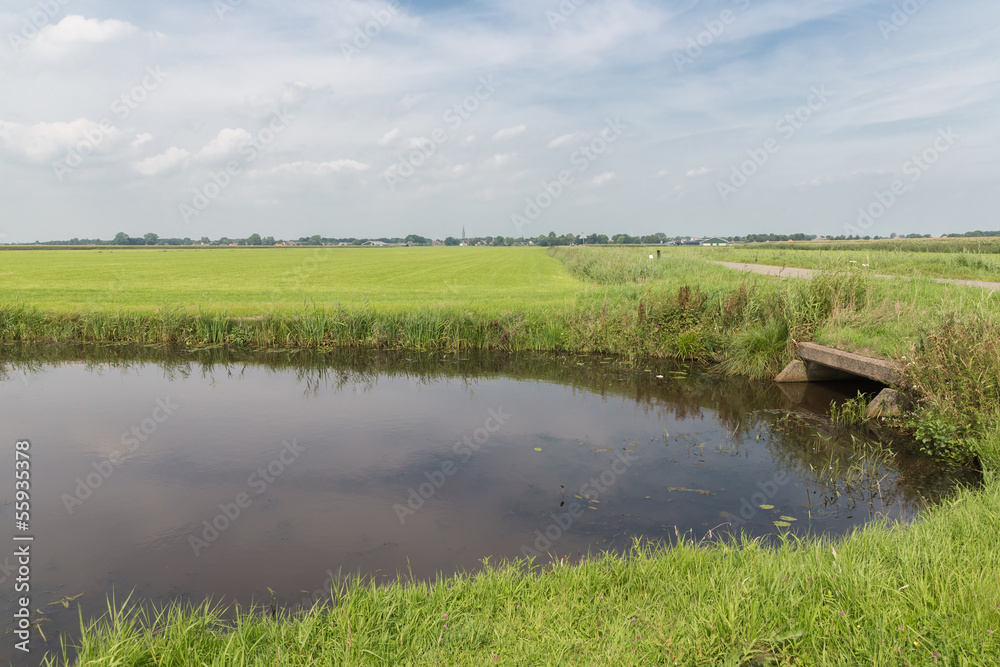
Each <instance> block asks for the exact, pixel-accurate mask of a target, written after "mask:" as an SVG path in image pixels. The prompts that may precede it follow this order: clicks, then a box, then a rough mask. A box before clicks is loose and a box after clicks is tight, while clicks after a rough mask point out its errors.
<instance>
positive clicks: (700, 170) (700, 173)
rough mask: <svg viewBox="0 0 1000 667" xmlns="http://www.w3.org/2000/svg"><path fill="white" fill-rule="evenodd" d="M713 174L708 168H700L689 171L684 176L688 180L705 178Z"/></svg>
mask: <svg viewBox="0 0 1000 667" xmlns="http://www.w3.org/2000/svg"><path fill="white" fill-rule="evenodd" d="M711 173H712V170H711V169H709V168H708V167H699V168H698V169H689V170H688V171H687V173H685V174H684V175H685V176H687V177H688V178H697V177H698V176H705V175H707V174H711Z"/></svg>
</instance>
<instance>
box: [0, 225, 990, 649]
mask: <svg viewBox="0 0 1000 667" xmlns="http://www.w3.org/2000/svg"><path fill="white" fill-rule="evenodd" d="M928 247H930V246H928ZM935 247H936V248H938V253H937V254H938V255H940V256H941V258H942V261H943V262H944V264H941V265H939V266H936V267H931V265H930V264H926V265H924V268H923V269H921V270H924V271H927V272H929V273H934V272H937V273H938V274H939V275H938V276H936V277H977V278H982V277H984V276H983V275H975V276H969V275H959V274H957V273H956V271H957V268H958V264H959V263H960V262H961V261H963V260H959V259H955V257H952V256H951V255H956V256H961V253H950V254H949V253H947V252H944V253H942V252H940V248H941V247H942V246H941V245H940V244H937V245H936V246H935ZM962 247H963V246H960V245H956V246H955V248H956V249H961V248H962ZM664 250H665V252H664V256H663V258H662V259H661V260H660V261H656V260H650V259H649V258H648V255H647V253H648V252H650V251H649V250H647V249H643V248H593V247H591V248H556V249H551V250H549V251H545V250H542V249H540V248H416V249H414V248H409V249H320V250H303V249H294V250H284V249H262V250H256V249H233V250H228V249H225V250H211V251H200V250H199V251H194V250H167V251H164V250H160V249H155V248H154V249H127V250H126V249H122V250H104V249H102V250H88V251H79V250H76V251H72V252H70V251H63V250H36V251H32V252H18V251H9V252H0V342H3V343H8V344H10V343H21V344H24V343H27V344H32V343H46V342H55V343H72V344H81V343H82V344H92V343H141V344H145V345H186V346H191V347H195V348H201V347H205V346H207V347H210V348H216V347H225V346H229V347H248V348H272V347H305V348H315V349H323V348H328V347H333V346H342V347H374V348H379V347H381V348H388V347H396V348H435V349H436V348H459V349H461V348H474V349H481V350H518V349H522V350H524V349H531V350H563V351H571V352H601V353H611V354H618V355H622V356H623V357H629V358H636V359H637V358H642V357H646V356H659V357H674V358H681V359H695V360H700V361H703V362H705V363H709V364H713V365H714V367H715V368H716V369H718V370H719V371H720V372H723V373H728V374H731V375H742V376H748V377H756V378H767V377H773V374H774V373H775V372H777V370H779V369H780V368H781V366H782V365H783V364H784V363H786V362H787V361H788V360H789V359H790V358H791V354H792V347H793V345H792V343H793V341H795V340H799V341H801V340H816V341H818V342H821V343H826V344H831V345H837V346H840V347H843V348H846V349H852V350H855V351H870V352H874V353H880V354H883V355H885V356H889V357H894V358H901V357H903V356H905V357H907V360H908V361H913V362H914V364H913V365H912V366H910V367H909V370H908V371H907V376H906V383H907V390H908V391H911V392H913V395H914V398H915V399H916V407H915V409H914V410H913V411H912V412H911V413H908V414H906V415H904V417H902V418H900V419H899V420H898V423H897V426H898V427H899V428H901V429H904V430H906V431H907V432H909V433H911V434H912V436H913V438H914V442H915V443H917V442H919V443H921V448H922V449H923V450H925V451H929V452H933V453H935V454H936V455H938V456H940V457H942V458H950V459H954V460H959V461H965V462H969V463H971V464H973V465H979V466H982V468H984V469H985V474H986V488H985V489H984V490H982V491H978V492H974V491H967V492H963V493H961V494H960V495H959V496H958V497H957V498H956V499H954V500H953V501H950V502H949V503H947V504H946V505H945V506H941V507H937V508H932V509H930V510H928V511H927V512H926V513H925V515H924V518H923V520H921V521H920V522H918V523H917V524H914V525H912V526H909V527H896V528H892V527H887V526H869V527H867V528H865V529H864V530H863V531H860V532H858V533H856V534H854V535H851V536H848V537H846V538H843V539H838V540H807V541H805V542H803V543H789V544H786V545H784V546H782V547H780V548H777V549H766V548H762V547H761V546H760V545H758V544H743V545H739V546H740V548H739V549H734V548H732V547H695V546H692V545H690V544H687V545H683V546H681V547H680V548H676V549H667V550H662V551H654V552H648V551H644V552H639V553H637V554H635V555H634V557H633V558H631V559H622V558H619V557H614V556H608V557H604V558H595V559H593V560H590V561H587V562H586V563H584V564H582V565H579V566H573V567H563V566H561V565H560V566H558V567H554V568H553V567H549V568H547V569H546V572H545V573H544V574H538V573H527V572H525V571H524V569H523V568H521V567H519V566H518V565H516V564H515V565H511V566H503V567H499V568H492V567H490V568H487V569H486V571H485V572H482V573H477V574H470V575H468V576H462V577H457V578H453V579H450V580H448V581H442V582H438V583H437V585H434V586H431V587H430V588H428V586H427V585H424V584H418V583H406V582H399V583H397V584H396V585H392V586H388V587H384V588H383V587H379V588H376V587H372V586H366V585H352V586H351V587H348V588H347V589H343V590H341V591H339V593H338V594H337V596H336V597H335V599H336V604H334V605H333V606H331V607H326V608H317V609H315V610H313V611H312V612H310V613H309V614H306V615H305V616H301V617H296V618H290V617H287V616H282V615H280V614H279V615H278V617H277V618H274V619H272V618H269V617H268V616H267V615H266V614H264V613H261V610H256V611H254V612H252V613H249V614H244V615H243V616H242V617H241V619H240V621H239V623H238V624H237V625H236V626H235V627H234V626H233V625H232V624H231V623H230V622H229V621H225V620H223V619H222V618H220V616H219V615H218V614H217V613H215V612H213V611H211V610H209V609H206V608H204V607H195V608H182V607H173V608H171V609H170V610H168V611H167V612H165V614H164V615H162V616H159V617H156V616H152V617H150V616H146V617H143V616H142V615H141V614H138V615H136V614H121V613H113V614H112V616H111V617H110V619H105V620H101V621H97V622H95V623H94V624H89V623H87V622H85V630H84V632H83V638H82V640H81V651H80V653H79V658H78V660H76V661H75V662H74V663H73V664H78V665H109V664H118V665H162V666H167V665H176V666H178V667H181V666H186V665H191V664H204V665H220V666H221V665H312V664H331V665H335V664H345V665H346V664H351V665H353V664H372V665H397V664H454V665H481V664H515V663H516V664H582V665H604V664H616V665H617V664H635V665H645V664H677V665H719V664H722V665H732V666H733V667H764V666H765V665H787V666H793V665H795V666H798V665H844V666H845V667H847V666H852V667H853V666H854V665H862V664H866V665H936V664H942V665H990V664H1000V644H998V640H1000V638H998V633H1000V561H998V558H1000V556H998V554H1000V552H998V551H997V549H996V539H997V538H996V535H997V532H998V531H1000V526H998V524H997V517H998V516H1000V484H998V479H997V477H996V471H997V470H998V469H1000V308H998V303H997V297H996V296H995V295H990V294H988V293H985V292H983V291H982V290H979V289H974V288H970V287H960V286H953V285H940V284H937V283H933V282H931V281H929V280H921V279H917V280H912V281H898V280H893V281H886V280H881V279H877V278H874V277H873V276H872V275H871V274H872V272H870V271H853V270H847V271H841V272H839V273H837V274H825V275H822V276H820V277H817V278H813V279H810V280H778V279H774V278H770V277H765V276H758V275H750V274H745V273H741V272H737V271H732V270H729V269H726V268H723V267H720V266H717V265H713V264H709V263H707V262H706V260H707V259H731V258H735V257H739V256H740V255H739V253H748V252H751V250H748V249H708V248H671V249H664ZM752 251H754V252H758V253H765V252H779V251H777V250H774V251H772V250H768V249H765V248H753V249H752ZM780 252H781V253H782V254H781V255H780V258H783V262H782V263H784V264H785V265H787V266H805V267H807V268H808V267H809V266H810V265H809V264H808V263H807V262H810V261H817V262H819V261H822V262H826V261H827V259H825V258H824V253H827V252H828V251H826V250H819V251H817V250H815V249H814V250H811V251H809V252H805V251H803V252H800V253H796V252H795V251H794V250H786V249H784V248H782V249H781V250H780ZM829 252H830V253H831V255H832V256H833V259H832V260H830V262H831V264H830V265H824V266H820V265H816V268H835V269H839V268H840V264H838V263H842V262H843V261H844V258H845V257H846V256H845V255H842V254H833V253H845V252H846V253H854V252H860V251H858V250H855V249H854V247H853V246H852V248H851V249H849V250H843V249H830V250H829ZM872 252H875V250H872ZM879 252H881V251H879ZM926 256H928V257H929V256H931V254H930V253H926ZM758 257H766V258H767V259H764V260H763V262H762V263H777V262H776V261H775V260H774V259H771V257H772V256H771V255H764V254H758ZM774 257H776V258H778V257H779V256H777V255H775V256H774ZM892 257H893V261H896V260H898V262H897V264H896V265H892V264H891V263H890V262H889V261H888V260H886V261H885V263H884V264H880V265H879V266H880V270H881V271H883V272H886V273H897V274H905V272H904V271H903V269H904V267H905V266H911V267H912V266H916V265H917V263H919V262H920V261H923V260H922V259H919V258H917V257H913V256H910V255H906V256H902V255H900V256H898V257H897V256H895V255H893V256H892ZM975 257H976V256H973V258H975ZM983 257H984V258H985V259H984V261H986V260H989V261H993V259H995V258H990V257H987V256H986V255H983ZM735 261H748V260H747V259H736V260H735ZM859 261H860V260H859ZM879 261H882V260H879ZM949 262H951V263H953V264H954V266H953V265H952V264H949ZM892 266H896V267H897V268H898V269H899V270H893V269H892V268H891V267H892ZM985 266H986V265H985V264H984V265H983V267H985ZM983 267H979V269H976V270H980V269H982V268H983ZM870 268H874V267H870ZM965 268H968V267H965ZM906 275H916V274H906ZM2 350H3V348H0V360H2ZM446 614H447V618H446V617H445V615H446ZM445 625H447V626H448V627H447V628H445V627H444V626H445ZM60 662H69V660H68V658H67V659H66V660H62V661H60V660H59V659H56V658H53V663H54V664H56V663H60Z"/></svg>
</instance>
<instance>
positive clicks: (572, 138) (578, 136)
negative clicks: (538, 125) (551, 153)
mask: <svg viewBox="0 0 1000 667" xmlns="http://www.w3.org/2000/svg"><path fill="white" fill-rule="evenodd" d="M588 136H590V135H588V134H587V133H586V132H575V133H573V134H564V135H562V136H560V137H556V138H555V139H553V140H552V141H550V142H549V148H558V147H560V146H565V145H566V144H574V143H576V142H578V141H583V140H584V139H586V138H587V137H588Z"/></svg>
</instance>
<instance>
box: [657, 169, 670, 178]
mask: <svg viewBox="0 0 1000 667" xmlns="http://www.w3.org/2000/svg"><path fill="white" fill-rule="evenodd" d="M669 175H670V172H669V171H667V170H666V169H661V170H659V171H658V172H656V173H655V174H653V178H663V177H664V176H669Z"/></svg>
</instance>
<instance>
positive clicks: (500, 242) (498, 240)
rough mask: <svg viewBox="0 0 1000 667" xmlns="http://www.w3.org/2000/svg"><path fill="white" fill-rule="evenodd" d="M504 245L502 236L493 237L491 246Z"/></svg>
mask: <svg viewBox="0 0 1000 667" xmlns="http://www.w3.org/2000/svg"><path fill="white" fill-rule="evenodd" d="M505 243H506V241H505V240H504V238H503V237H502V236H494V237H493V245H504V244H505Z"/></svg>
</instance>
